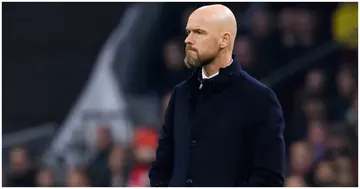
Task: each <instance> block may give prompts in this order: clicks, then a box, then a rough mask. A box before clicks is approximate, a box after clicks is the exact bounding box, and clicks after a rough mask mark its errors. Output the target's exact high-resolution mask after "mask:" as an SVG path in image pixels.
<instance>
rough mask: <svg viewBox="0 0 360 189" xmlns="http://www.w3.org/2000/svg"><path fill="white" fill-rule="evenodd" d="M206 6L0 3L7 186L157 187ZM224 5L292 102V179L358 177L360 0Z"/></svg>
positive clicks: (297, 182)
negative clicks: (176, 94)
mask: <svg viewBox="0 0 360 189" xmlns="http://www.w3.org/2000/svg"><path fill="white" fill-rule="evenodd" d="M206 4H208V3H2V11H3V14H2V16H3V17H2V21H3V27H2V28H3V33H2V39H3V46H2V47H3V59H2V68H3V100H2V102H3V115H2V132H3V133H2V134H3V135H2V136H3V139H2V145H3V146H2V165H3V166H2V184H3V186H69V187H70V186H137V187H141V186H148V185H149V180H148V177H147V173H148V170H149V168H150V162H151V161H152V160H153V159H154V154H155V153H154V152H155V149H156V146H157V137H158V130H159V128H160V127H161V124H162V122H163V116H164V109H165V107H166V105H167V103H168V100H169V94H170V92H171V90H172V88H173V87H174V86H176V85H177V84H178V83H180V82H181V81H183V80H184V79H186V78H187V77H189V74H191V72H192V70H188V69H186V67H185V66H184V63H183V58H184V39H185V34H186V33H185V25H186V22H187V18H188V16H189V15H190V13H191V12H192V11H193V10H194V9H196V8H197V7H199V6H202V5H206ZM224 5H226V6H228V7H229V8H230V9H231V10H232V11H233V12H234V14H235V15H236V17H237V21H238V37H237V40H236V44H235V49H234V54H235V55H237V56H238V58H239V61H240V63H241V65H242V67H243V69H245V70H246V71H248V72H249V73H250V74H251V75H252V76H254V77H255V78H257V79H259V80H260V81H262V82H264V83H265V84H267V85H268V86H269V87H271V88H272V89H273V90H275V92H276V94H277V95H278V98H279V100H280V102H281V104H282V106H283V110H284V116H285V120H286V130H285V138H286V145H287V146H286V149H287V157H288V158H287V161H288V162H287V163H288V165H287V174H286V186H309V187H310V186H357V183H358V180H357V179H358V150H357V149H358V146H357V144H358V142H357V140H358V113H357V112H358V101H357V100H358V99H357V97H358V94H357V86H358V84H357V82H358V81H357V75H358V71H357V70H358V57H357V56H358V25H357V23H358V20H357V19H358V15H357V14H358V7H357V6H358V5H357V3H224ZM209 166H211V165H209Z"/></svg>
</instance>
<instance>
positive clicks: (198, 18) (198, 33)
mask: <svg viewBox="0 0 360 189" xmlns="http://www.w3.org/2000/svg"><path fill="white" fill-rule="evenodd" d="M186 31H187V33H188V36H187V38H186V40H185V43H186V58H185V63H186V65H187V66H188V67H199V66H204V65H206V64H210V63H211V62H213V60H214V59H216V58H217V57H218V56H224V54H227V56H230V58H231V54H232V51H233V47H234V41H235V38H236V33H237V26H236V19H235V16H234V14H233V13H232V11H231V10H230V9H229V8H227V7H226V6H223V5H219V4H216V5H209V6H203V7H200V8H198V9H196V10H195V11H194V12H193V13H192V14H191V15H190V16H189V19H188V23H187V26H186Z"/></svg>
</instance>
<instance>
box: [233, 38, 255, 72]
mask: <svg viewBox="0 0 360 189" xmlns="http://www.w3.org/2000/svg"><path fill="white" fill-rule="evenodd" d="M234 53H235V54H236V56H237V57H238V59H239V61H240V64H241V66H243V67H244V68H247V67H250V66H251V62H252V51H251V45H250V39H249V38H248V37H240V38H238V39H237V40H236V41H235V48H234Z"/></svg>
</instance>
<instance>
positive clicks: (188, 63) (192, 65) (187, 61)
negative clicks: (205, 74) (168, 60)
mask: <svg viewBox="0 0 360 189" xmlns="http://www.w3.org/2000/svg"><path fill="white" fill-rule="evenodd" d="M184 62H185V65H186V67H187V68H189V69H193V68H198V67H201V63H200V61H197V60H194V59H189V58H188V57H187V56H185V58H184Z"/></svg>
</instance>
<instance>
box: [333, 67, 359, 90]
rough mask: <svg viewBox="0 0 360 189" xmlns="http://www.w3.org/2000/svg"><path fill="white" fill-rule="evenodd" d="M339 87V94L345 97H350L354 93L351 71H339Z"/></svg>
mask: <svg viewBox="0 0 360 189" xmlns="http://www.w3.org/2000/svg"><path fill="white" fill-rule="evenodd" d="M337 85H338V89H339V93H340V94H341V95H343V96H349V95H351V94H352V92H353V91H354V88H355V87H354V79H353V77H352V73H351V71H350V70H349V69H347V68H345V69H342V70H340V71H339V73H338V75H337Z"/></svg>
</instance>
